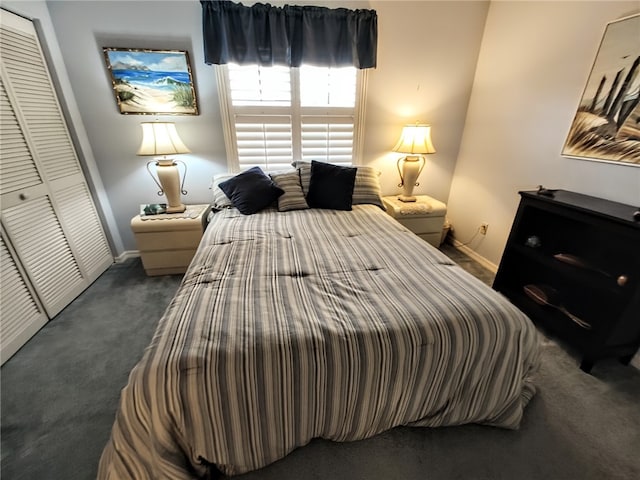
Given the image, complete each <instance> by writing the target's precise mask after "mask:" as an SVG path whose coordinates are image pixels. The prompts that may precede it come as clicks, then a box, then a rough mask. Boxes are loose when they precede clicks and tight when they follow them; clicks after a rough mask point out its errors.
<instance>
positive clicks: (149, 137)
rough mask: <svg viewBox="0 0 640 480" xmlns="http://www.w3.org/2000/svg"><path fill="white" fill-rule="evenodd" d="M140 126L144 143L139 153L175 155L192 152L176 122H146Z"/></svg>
mask: <svg viewBox="0 0 640 480" xmlns="http://www.w3.org/2000/svg"><path fill="white" fill-rule="evenodd" d="M140 126H142V143H141V144H140V148H139V149H138V155H173V154H176V153H190V152H191V150H189V149H188V148H187V146H186V145H185V144H184V143H182V140H181V139H180V136H179V135H178V132H177V131H176V125H175V123H169V122H144V123H141V124H140Z"/></svg>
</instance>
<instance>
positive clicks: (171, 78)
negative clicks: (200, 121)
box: [103, 48, 198, 115]
mask: <svg viewBox="0 0 640 480" xmlns="http://www.w3.org/2000/svg"><path fill="white" fill-rule="evenodd" d="M103 50H104V58H105V61H106V63H107V69H108V70H109V72H110V74H111V83H112V85H113V93H114V94H115V97H116V102H117V104H118V108H119V109H120V113H122V114H125V115H127V114H139V115H197V114H198V107H197V104H196V91H195V87H194V85H193V78H192V76H191V65H190V63H189V54H188V53H187V52H186V51H183V50H136V49H131V48H126V49H125V48H104V49H103Z"/></svg>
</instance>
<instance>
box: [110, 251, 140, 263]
mask: <svg viewBox="0 0 640 480" xmlns="http://www.w3.org/2000/svg"><path fill="white" fill-rule="evenodd" d="M139 256H140V251H138V250H125V251H124V252H122V253H121V254H120V255H118V256H117V257H116V258H114V260H115V262H116V263H123V262H126V261H127V260H129V259H130V258H137V257H139Z"/></svg>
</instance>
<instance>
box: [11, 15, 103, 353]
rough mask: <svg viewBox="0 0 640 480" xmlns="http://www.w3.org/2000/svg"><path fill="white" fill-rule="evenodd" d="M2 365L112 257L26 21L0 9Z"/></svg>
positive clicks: (49, 78)
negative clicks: (0, 53)
mask: <svg viewBox="0 0 640 480" xmlns="http://www.w3.org/2000/svg"><path fill="white" fill-rule="evenodd" d="M0 20H1V21H0V51H1V52H2V56H1V57H0V234H1V238H0V257H1V261H2V263H1V265H0V268H1V278H0V280H1V282H2V283H1V284H0V300H1V304H0V360H1V362H2V363H4V362H5V361H6V360H7V359H8V358H10V357H11V356H12V355H13V354H14V353H15V352H16V351H17V350H18V349H19V348H20V347H21V346H22V345H23V344H24V343H25V342H26V341H27V340H28V339H29V338H30V337H31V336H32V335H33V334H35V333H36V332H37V331H38V329H39V328H41V327H42V326H43V325H44V324H45V323H46V322H47V321H48V320H49V319H51V318H53V317H54V316H55V315H56V314H58V313H59V312H60V311H61V310H62V309H63V308H64V307H65V306H67V305H68V304H69V303H70V302H71V301H72V300H73V299H74V298H76V297H77V296H78V295H79V294H80V293H81V292H82V291H83V290H84V289H85V288H86V287H87V286H89V285H90V284H91V282H93V281H94V280H95V279H96V278H97V277H98V276H99V275H100V274H101V273H102V272H104V270H106V268H107V267H109V265H111V264H112V263H113V256H112V254H111V250H110V248H109V244H108V242H107V239H106V236H105V233H104V230H103V228H102V224H101V223H100V218H99V216H98V213H97V211H96V208H95V205H94V203H93V200H92V197H91V194H90V191H89V188H88V185H87V182H86V179H85V177H84V174H83V172H82V169H81V166H80V163H79V161H78V157H77V155H76V152H75V149H74V146H73V143H72V140H71V137H70V135H69V131H68V129H67V126H66V123H65V119H64V116H63V113H62V110H61V108H60V104H59V102H58V99H57V95H56V91H55V88H54V86H53V83H52V78H51V76H50V74H49V70H48V68H47V64H46V61H45V57H44V55H43V52H42V49H41V46H40V43H39V41H38V35H37V33H36V30H35V27H34V25H33V22H31V21H30V20H27V19H25V18H23V17H20V16H18V15H14V14H12V13H9V12H7V11H5V10H1V11H0Z"/></svg>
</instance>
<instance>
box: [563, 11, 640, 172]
mask: <svg viewBox="0 0 640 480" xmlns="http://www.w3.org/2000/svg"><path fill="white" fill-rule="evenodd" d="M639 32H640V14H638V15H632V16H630V17H625V18H622V19H620V20H615V21H613V22H610V23H608V24H607V26H606V27H605V31H604V35H603V37H602V41H601V43H600V47H599V49H598V52H597V54H596V58H595V61H594V62H593V66H592V68H591V73H590V75H589V78H588V79H587V84H586V86H585V89H584V92H583V94H582V98H581V100H580V104H579V105H578V110H577V112H576V115H575V117H574V119H573V123H572V124H571V128H570V130H569V134H568V135H567V140H566V142H565V144H564V147H563V149H562V155H563V156H566V157H575V158H584V159H588V160H600V161H606V162H613V163H618V164H625V165H634V166H640V35H639Z"/></svg>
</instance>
